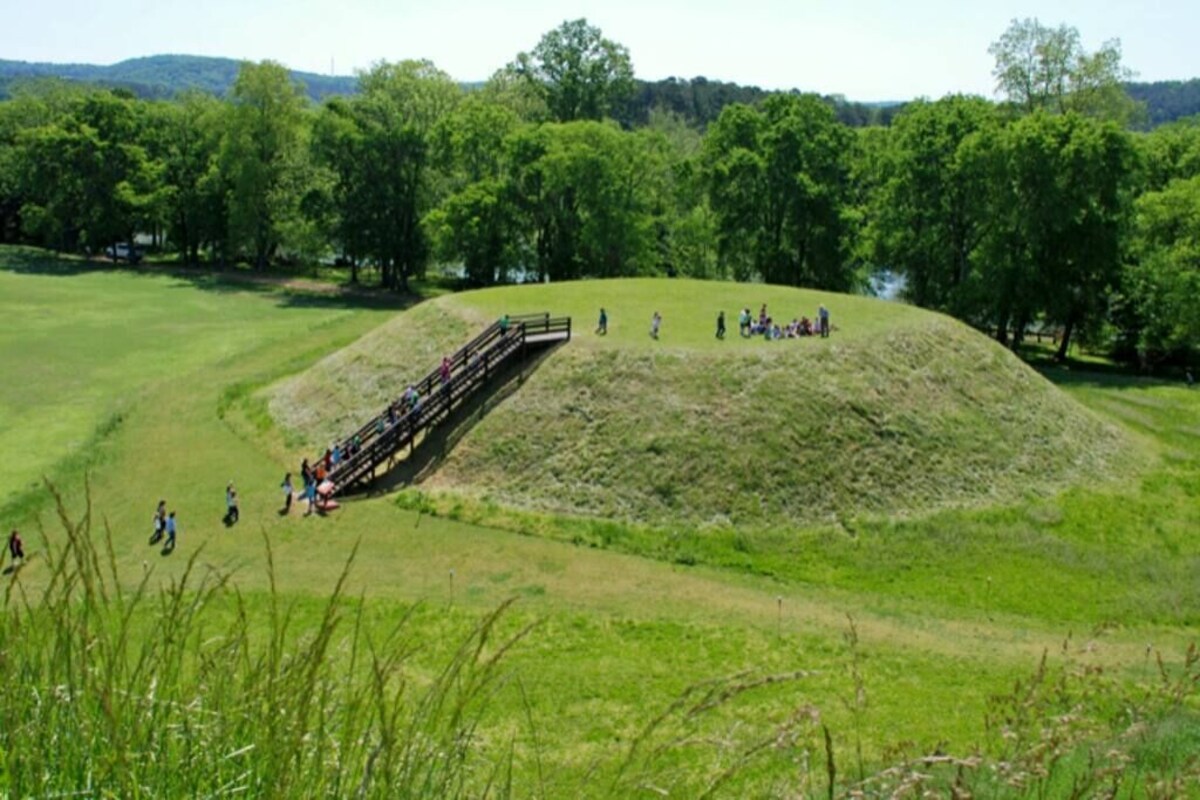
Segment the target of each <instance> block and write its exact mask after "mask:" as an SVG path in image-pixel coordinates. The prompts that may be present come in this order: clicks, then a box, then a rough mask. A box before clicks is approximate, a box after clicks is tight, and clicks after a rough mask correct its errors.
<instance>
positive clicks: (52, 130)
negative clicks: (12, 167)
mask: <svg viewBox="0 0 1200 800" xmlns="http://www.w3.org/2000/svg"><path fill="white" fill-rule="evenodd" d="M134 105H135V101H134V100H132V98H130V97H128V96H125V95H122V94H119V93H114V92H110V91H96V92H92V93H90V94H88V95H86V96H83V97H81V98H77V99H75V100H73V101H72V102H71V103H70V110H69V111H68V113H67V114H66V115H65V116H63V117H61V118H59V119H57V120H55V121H53V122H50V123H49V124H46V125H42V126H40V127H37V128H32V129H28V130H26V131H25V132H24V134H23V135H22V137H21V139H20V142H21V143H22V146H23V148H24V150H25V153H24V159H23V161H24V170H23V173H22V178H21V192H22V194H23V195H24V197H25V198H26V203H25V205H24V206H23V207H22V209H21V212H20V213H21V217H22V223H23V226H24V228H25V229H26V231H27V232H28V233H30V234H32V235H34V236H35V237H37V238H39V239H40V240H41V241H43V242H45V243H47V244H51V245H53V246H55V247H59V248H62V249H67V250H73V249H77V248H83V249H85V250H86V251H88V252H98V251H100V250H102V249H103V248H104V247H105V246H106V245H109V244H112V243H113V242H116V241H119V240H122V239H131V238H132V237H133V234H134V233H135V229H136V226H137V221H138V219H139V215H140V214H142V213H143V212H144V208H145V204H146V202H147V200H148V198H149V197H150V196H151V195H152V193H153V191H154V188H155V187H154V181H155V174H154V168H153V165H152V164H151V163H150V162H149V160H148V159H147V157H146V152H145V149H144V148H143V147H142V146H141V145H140V144H139V143H138V142H139V139H140V138H141V131H140V130H139V120H138V116H137V114H136V111H135V108H134Z"/></svg>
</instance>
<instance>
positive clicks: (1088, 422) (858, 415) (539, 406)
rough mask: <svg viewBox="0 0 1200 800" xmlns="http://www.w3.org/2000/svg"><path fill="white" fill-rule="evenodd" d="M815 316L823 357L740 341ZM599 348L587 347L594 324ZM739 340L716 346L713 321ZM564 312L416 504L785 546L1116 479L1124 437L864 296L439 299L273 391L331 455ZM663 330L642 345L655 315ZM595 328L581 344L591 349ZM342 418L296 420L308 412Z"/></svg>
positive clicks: (639, 284)
mask: <svg viewBox="0 0 1200 800" xmlns="http://www.w3.org/2000/svg"><path fill="white" fill-rule="evenodd" d="M761 302H766V303H768V304H769V308H770V310H771V311H772V312H773V313H774V314H776V315H777V316H778V317H780V318H782V319H785V320H787V319H791V318H792V317H793V316H800V315H801V314H807V315H809V316H813V315H814V313H815V310H816V308H817V306H818V304H819V303H822V302H824V303H825V304H826V305H828V306H829V307H830V308H831V310H832V312H833V319H834V323H835V325H836V326H837V330H836V331H835V333H834V335H833V336H832V337H831V338H829V339H827V340H820V339H812V338H806V339H799V340H784V341H779V342H765V341H763V340H762V339H761V338H754V339H742V338H741V337H739V336H738V332H737V311H738V310H739V309H740V308H741V307H743V306H751V307H752V310H753V311H757V308H758V304H759V303H761ZM601 305H604V306H605V307H606V308H607V309H608V311H609V316H610V326H609V328H610V332H609V335H608V336H604V337H601V336H596V335H594V334H593V333H592V332H591V330H590V328H591V327H592V324H594V317H595V314H596V311H597V309H598V308H599V306H601ZM722 308H723V309H724V310H725V312H726V316H727V320H728V326H729V328H730V333H729V336H728V337H727V338H726V340H725V341H718V340H716V338H715V336H714V335H713V334H714V321H715V316H716V310H717V309H722ZM541 309H547V310H551V311H553V312H554V313H570V314H572V315H573V316H574V317H575V319H576V321H577V322H576V325H577V330H576V337H575V340H574V341H573V342H572V343H571V344H570V345H569V346H567V347H564V348H562V349H561V350H560V351H558V352H557V353H555V354H554V356H553V357H552V358H550V359H549V360H547V361H546V362H545V363H544V364H543V365H542V366H541V367H540V368H539V369H538V370H536V371H535V372H534V373H533V374H532V376H531V377H530V378H529V380H528V381H527V382H526V384H525V385H524V386H523V387H522V388H521V390H520V391H519V392H517V393H516V394H515V395H514V396H512V397H510V398H509V399H507V400H505V401H504V402H503V403H501V404H500V405H499V406H498V407H497V408H496V409H495V410H493V411H492V412H491V413H490V414H489V415H488V416H487V417H486V418H484V419H483V420H482V421H481V422H480V423H479V424H478V425H477V426H475V428H474V429H473V430H471V431H470V432H469V433H468V434H467V435H466V436H465V437H464V438H463V439H462V441H461V442H460V443H459V444H458V446H457V447H456V449H455V450H454V451H453V452H452V453H451V454H450V455H449V457H448V458H447V459H446V461H445V462H444V463H443V464H442V466H441V468H440V469H439V471H438V472H437V474H436V475H434V476H433V477H432V478H431V479H430V480H428V481H427V483H426V486H425V488H427V489H429V490H432V491H435V492H437V491H450V492H454V493H456V494H461V495H465V496H467V497H468V498H473V499H476V500H480V501H485V502H495V503H499V504H501V505H506V506H514V507H518V508H523V509H529V510H534V511H545V512H551V513H556V514H582V515H588V516H598V517H605V518H611V519H619V520H624V521H630V522H638V523H647V524H651V525H656V526H657V525H678V524H701V525H706V524H713V525H721V526H724V525H750V526H753V527H775V526H781V525H782V526H787V525H794V524H807V523H813V522H820V521H828V520H831V519H841V518H844V517H846V516H853V515H859V514H883V513H888V514H894V513H912V512H922V511H927V510H930V509H933V508H941V507H948V506H961V505H969V504H976V503H981V502H994V501H1002V500H1006V499H1010V498H1013V497H1016V496H1020V495H1022V494H1025V493H1028V492H1029V491H1030V490H1035V491H1036V490H1053V489H1058V488H1061V487H1063V486H1065V485H1068V484H1070V483H1073V482H1078V481H1081V480H1088V479H1095V478H1099V477H1103V476H1105V475H1107V474H1108V473H1109V471H1110V470H1111V468H1112V466H1113V464H1114V463H1115V462H1116V461H1117V460H1118V457H1119V456H1121V455H1122V454H1123V453H1128V452H1130V445H1129V442H1128V440H1127V438H1126V437H1124V436H1123V435H1122V434H1121V433H1119V432H1118V431H1117V430H1116V429H1115V428H1113V427H1112V426H1110V425H1107V424H1105V423H1103V422H1101V421H1100V420H1099V419H1098V418H1097V417H1095V416H1094V415H1093V414H1091V413H1090V412H1088V411H1086V410H1085V409H1083V408H1082V407H1081V406H1079V405H1078V404H1077V403H1075V402H1074V401H1073V400H1071V399H1070V398H1069V397H1067V396H1066V395H1065V394H1063V393H1062V392H1060V391H1059V390H1058V389H1056V388H1055V387H1053V386H1052V385H1051V384H1049V383H1048V382H1047V381H1045V380H1044V379H1043V378H1042V377H1041V376H1039V375H1038V374H1037V373H1035V372H1034V371H1033V370H1031V369H1029V368H1028V367H1026V366H1025V365H1024V364H1023V363H1021V362H1020V361H1019V360H1018V359H1017V358H1015V357H1014V356H1012V355H1011V354H1010V353H1008V352H1007V351H1006V350H1004V349H1003V348H1000V347H998V346H996V345H995V344H994V343H992V342H991V341H989V340H988V339H987V338H986V337H983V336H981V335H979V334H978V333H976V332H975V331H972V330H971V329H969V328H967V327H966V326H964V325H961V324H959V323H957V322H955V321H953V320H950V319H947V318H945V317H942V316H939V315H935V314H929V313H926V312H922V311H919V310H917V309H913V308H910V307H907V306H902V305H898V304H891V303H885V302H881V301H875V300H870V299H866V298H854V297H846V296H839V295H823V294H819V293H815V292H808V291H802V290H794V289H784V288H778V287H759V286H755V287H750V286H744V285H736V284H727V283H715V284H714V283H703V282H686V281H678V282H667V281H647V280H641V281H636V280H635V281H605V282H590V283H576V284H568V285H563V286H538V287H520V288H503V289H494V290H487V291H483V292H473V293H469V294H463V295H457V296H453V297H445V298H441V299H439V300H436V301H433V302H431V303H428V304H425V305H424V306H422V307H419V308H418V309H415V310H414V311H412V312H409V313H407V314H404V315H401V316H399V317H397V318H396V319H394V320H393V321H392V322H390V323H388V324H387V325H385V326H383V327H382V328H380V329H379V330H377V331H375V332H374V333H372V334H371V335H370V336H369V337H367V338H366V339H364V340H362V341H360V342H358V343H356V344H355V345H353V346H352V347H350V348H347V349H345V350H343V351H341V352H339V353H337V354H335V355H333V356H331V357H329V358H327V359H326V360H325V361H323V362H321V363H320V364H318V365H317V366H316V367H314V368H313V369H312V370H310V371H309V372H307V373H304V374H302V375H300V376H297V377H296V378H294V379H292V380H291V381H289V382H288V383H286V384H284V385H281V386H279V387H276V388H275V389H273V390H272V397H271V408H272V411H273V413H275V415H276V417H277V419H279V420H281V421H282V423H283V424H284V425H285V427H288V428H290V429H292V430H295V431H303V432H306V433H308V434H310V436H309V438H310V439H311V440H312V441H313V443H319V442H321V441H324V440H327V439H328V438H331V437H332V436H334V435H336V434H337V433H338V432H340V431H345V430H347V429H349V428H351V427H353V425H352V424H350V423H351V421H357V420H360V419H362V418H363V417H364V416H367V415H369V414H370V413H371V412H372V411H373V410H374V409H376V408H378V407H380V406H381V405H382V403H383V402H384V401H385V399H386V398H387V397H388V396H392V395H394V394H395V393H396V392H397V391H398V387H399V386H401V385H402V383H403V382H404V381H406V380H408V379H410V378H411V377H416V376H417V375H419V374H421V373H423V372H424V371H425V370H427V369H429V368H430V367H431V366H432V365H433V364H434V363H435V362H436V359H437V357H438V356H439V355H440V353H442V352H445V351H448V350H450V349H452V348H453V347H455V346H457V345H458V344H460V343H461V342H463V341H465V340H466V338H468V335H469V332H470V331H472V330H473V329H474V328H476V327H479V326H480V325H482V324H483V323H485V322H486V321H488V320H490V319H492V318H494V316H496V315H497V314H498V313H500V312H502V311H504V310H509V311H513V312H525V311H533V310H541ZM655 310H658V311H660V312H661V313H662V314H663V317H664V320H665V321H664V326H663V334H662V337H661V338H660V339H659V340H658V341H654V340H651V339H650V337H649V335H648V321H649V317H650V315H651V313H652V312H653V311H655ZM581 329H582V330H581ZM312 397H324V398H332V401H331V402H322V403H316V404H314V403H308V404H306V403H304V402H303V401H304V399H305V398H312Z"/></svg>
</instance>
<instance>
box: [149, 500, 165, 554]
mask: <svg viewBox="0 0 1200 800" xmlns="http://www.w3.org/2000/svg"><path fill="white" fill-rule="evenodd" d="M166 528H167V501H166V500H159V501H158V508H156V509H154V532H153V533H151V534H150V544H158V543H159V542H160V541H162V537H163V534H164V533H165V532H166Z"/></svg>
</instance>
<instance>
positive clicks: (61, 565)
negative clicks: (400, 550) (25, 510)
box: [0, 496, 528, 797]
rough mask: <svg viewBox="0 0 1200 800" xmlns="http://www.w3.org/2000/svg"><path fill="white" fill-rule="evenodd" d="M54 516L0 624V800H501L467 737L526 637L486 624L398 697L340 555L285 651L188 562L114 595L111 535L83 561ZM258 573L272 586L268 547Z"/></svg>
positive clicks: (382, 647) (265, 612)
mask: <svg viewBox="0 0 1200 800" xmlns="http://www.w3.org/2000/svg"><path fill="white" fill-rule="evenodd" d="M56 499H57V501H58V508H57V511H58V516H59V518H60V520H61V523H62V527H63V530H64V533H65V540H64V541H56V540H55V537H49V536H48V537H47V538H46V544H47V547H48V550H47V552H46V553H45V555H44V560H45V565H44V569H45V570H46V571H47V572H48V573H49V575H48V579H47V580H46V582H45V584H44V585H43V586H42V587H40V590H39V588H35V587H30V589H31V591H30V592H29V593H27V592H26V591H25V586H24V585H23V583H22V582H21V581H20V579H19V578H17V579H15V580H14V581H13V582H12V583H10V584H9V587H8V590H7V591H6V592H5V599H4V606H3V608H2V609H0V634H2V635H3V636H2V641H3V644H0V663H2V664H3V665H4V670H5V676H4V677H5V680H4V681H3V682H0V699H2V702H0V723H2V724H0V727H2V729H3V732H2V733H0V754H4V755H5V763H4V767H5V769H4V771H3V772H0V777H3V778H4V779H5V780H4V783H3V788H4V791H5V793H6V794H8V793H12V794H14V795H17V796H25V795H44V794H52V793H57V792H71V791H74V790H78V789H79V788H80V787H86V789H87V790H88V791H95V792H100V793H103V794H113V795H125V796H128V795H132V794H138V793H142V792H146V793H152V794H158V795H175V794H193V795H194V794H203V793H206V792H228V791H231V790H232V791H244V792H247V793H249V794H252V795H263V794H272V795H275V796H281V797H286V796H291V795H300V794H313V793H315V794H345V793H347V792H350V791H354V792H355V793H356V794H357V796H360V797H368V796H369V797H428V796H430V795H437V796H440V797H449V796H461V795H466V794H476V793H477V792H478V791H480V790H481V789H482V790H483V792H484V793H485V794H486V793H487V791H486V787H490V786H495V787H496V791H497V794H506V793H507V792H506V791H505V789H504V788H503V787H504V786H505V783H504V778H503V776H504V774H505V771H506V769H511V765H508V766H507V767H506V764H505V761H506V758H505V753H504V747H503V745H498V746H497V747H496V748H495V750H494V752H493V751H489V749H488V748H485V747H484V745H483V744H482V742H481V741H480V740H479V739H478V737H477V736H476V730H477V728H478V725H479V722H480V719H481V717H482V716H483V713H484V710H485V709H486V708H487V705H488V702H489V700H490V696H491V694H492V693H493V692H494V691H495V686H496V685H497V683H498V682H499V681H500V680H501V672H500V668H499V662H500V657H501V656H502V655H503V654H504V653H505V652H506V651H507V650H509V649H510V648H512V647H513V646H514V645H516V644H517V642H519V641H520V640H521V639H522V638H523V637H524V635H525V634H526V633H527V632H528V631H527V629H526V630H519V631H517V632H516V633H514V634H500V633H499V632H498V631H497V628H498V627H499V626H498V622H499V619H500V615H501V613H502V612H503V607H502V608H501V609H499V610H497V611H496V612H494V613H492V614H490V615H488V616H486V617H484V618H483V619H482V620H480V622H479V623H478V625H477V626H476V627H475V629H474V630H473V631H472V632H471V633H470V634H469V636H467V637H466V638H465V639H464V640H463V642H462V643H461V645H460V646H459V647H458V648H457V649H455V650H454V651H453V652H452V654H451V655H450V656H449V658H448V659H447V660H446V662H445V663H444V665H443V666H442V667H441V668H440V669H438V670H437V671H436V672H435V673H434V674H433V675H432V676H431V679H429V680H428V681H426V682H423V685H421V686H414V685H413V684H412V682H410V680H407V679H406V674H407V673H408V672H409V670H410V667H409V663H408V662H409V661H410V660H411V656H412V653H413V651H414V647H413V644H412V639H413V635H412V633H411V632H410V631H409V630H407V627H406V624H405V623H406V622H407V621H408V619H409V617H408V616H403V617H401V618H400V620H399V622H398V624H396V626H395V627H394V628H393V629H392V630H391V631H390V632H389V633H387V635H386V636H385V637H384V638H383V639H382V640H375V639H373V638H372V637H371V636H369V634H368V633H367V632H366V631H365V630H364V629H363V624H362V620H363V612H362V609H361V607H359V609H357V611H356V609H355V608H354V607H353V606H352V605H351V604H350V603H348V602H347V601H346V600H345V598H344V586H345V583H346V579H347V576H348V572H349V569H350V566H351V564H352V563H353V560H354V554H353V552H352V553H351V555H350V557H349V560H348V561H347V563H346V567H345V570H344V571H343V573H342V575H341V576H340V577H339V579H338V581H337V584H336V585H335V586H334V588H333V591H332V593H331V594H330V598H329V601H328V604H327V605H326V607H325V609H324V611H323V613H322V614H321V615H320V617H319V624H318V625H317V626H316V627H315V629H310V630H305V631H303V632H302V633H301V632H299V631H297V630H296V628H295V626H294V622H293V617H292V613H291V611H290V610H289V609H287V608H286V607H285V601H284V599H283V598H281V597H279V596H278V595H277V594H276V593H275V592H272V593H271V596H270V598H269V602H268V604H267V607H266V608H265V609H264V608H262V607H258V608H251V607H249V606H248V605H247V603H246V602H245V599H244V598H243V597H242V595H241V594H239V593H237V592H235V591H232V590H231V588H230V587H229V585H228V583H229V578H228V576H226V575H221V574H212V573H208V574H201V573H202V570H201V569H200V568H199V566H198V564H197V561H198V556H199V552H200V551H199V550H196V551H195V552H194V554H193V555H192V557H191V559H190V560H189V561H188V564H187V568H186V569H185V570H184V571H183V573H182V575H181V576H180V577H179V578H178V579H177V580H176V581H174V582H172V583H171V584H169V585H165V586H161V587H156V585H155V584H154V582H153V581H152V577H153V575H152V573H151V572H149V571H146V572H145V573H144V574H143V576H142V578H141V581H140V582H139V583H138V584H137V585H136V586H135V587H134V588H133V589H132V590H130V591H125V590H124V589H123V588H122V576H121V575H120V574H119V572H118V571H117V568H116V553H115V551H114V546H113V533H112V531H111V530H108V529H106V530H105V534H104V538H103V539H102V541H101V542H100V543H97V542H96V541H95V540H94V539H93V535H92V532H91V520H92V516H91V509H90V506H89V507H88V508H87V510H86V511H85V512H84V514H83V515H82V516H81V518H80V519H78V520H74V519H71V518H70V516H69V514H68V512H67V510H66V508H65V506H64V504H63V501H62V499H61V498H58V497H57V496H56ZM267 564H268V570H269V578H270V580H271V583H272V586H273V585H274V579H275V576H274V567H273V562H272V559H271V553H270V542H269V541H268V542H267ZM14 590H15V591H14ZM222 606H224V607H226V608H228V613H226V614H222V613H221V607H222ZM261 617H265V619H260V618H261ZM493 640H494V641H493ZM490 648H494V650H492V649H490ZM47 742H53V743H54V746H53V747H47V746H46V743H47ZM508 758H509V759H511V751H510V752H509V755H508ZM510 777H511V776H510Z"/></svg>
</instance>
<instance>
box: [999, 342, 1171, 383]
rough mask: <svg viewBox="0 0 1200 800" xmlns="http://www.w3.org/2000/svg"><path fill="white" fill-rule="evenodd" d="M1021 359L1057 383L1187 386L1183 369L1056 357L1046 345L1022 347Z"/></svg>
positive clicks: (1047, 378) (1019, 352)
mask: <svg viewBox="0 0 1200 800" xmlns="http://www.w3.org/2000/svg"><path fill="white" fill-rule="evenodd" d="M1018 355H1019V356H1020V357H1021V360H1022V361H1024V362H1025V363H1026V364H1028V365H1029V366H1031V367H1033V368H1034V369H1035V370H1037V371H1038V372H1039V373H1041V375H1042V377H1044V378H1045V379H1046V380H1048V381H1050V382H1051V383H1053V384H1055V385H1057V386H1076V387H1088V388H1096V389H1147V388H1151V387H1155V386H1186V383H1185V382H1184V378H1183V373H1182V372H1181V373H1179V374H1178V375H1172V374H1169V373H1156V374H1146V373H1144V372H1139V371H1138V370H1137V369H1136V368H1134V367H1130V366H1126V365H1124V364H1117V363H1114V362H1111V361H1099V360H1090V359H1089V360H1086V361H1084V360H1079V359H1073V358H1068V359H1067V360H1066V361H1056V360H1055V359H1054V354H1053V351H1051V350H1049V349H1047V348H1045V347H1037V346H1032V345H1030V346H1025V347H1022V348H1020V350H1019V351H1018Z"/></svg>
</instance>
